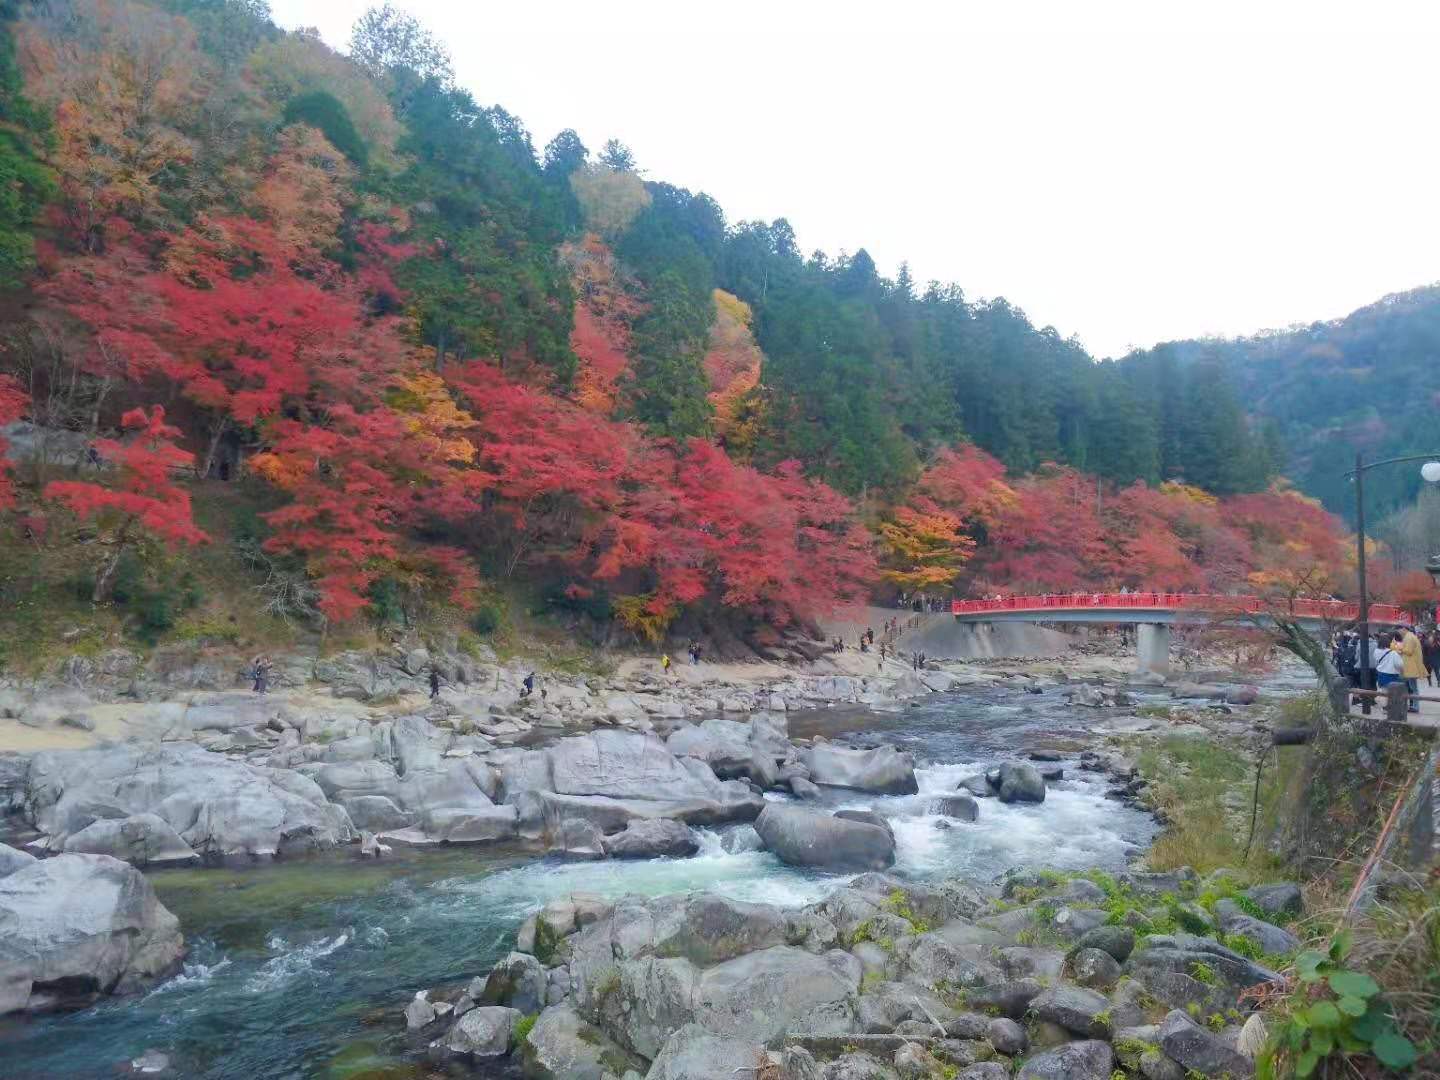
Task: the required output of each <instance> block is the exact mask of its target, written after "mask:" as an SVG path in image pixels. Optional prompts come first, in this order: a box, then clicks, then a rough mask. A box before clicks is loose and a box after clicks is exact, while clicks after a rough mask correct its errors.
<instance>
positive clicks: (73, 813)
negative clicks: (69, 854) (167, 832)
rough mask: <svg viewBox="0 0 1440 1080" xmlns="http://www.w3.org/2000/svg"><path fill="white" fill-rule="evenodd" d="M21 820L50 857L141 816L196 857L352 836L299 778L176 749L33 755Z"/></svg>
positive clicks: (289, 849)
mask: <svg viewBox="0 0 1440 1080" xmlns="http://www.w3.org/2000/svg"><path fill="white" fill-rule="evenodd" d="M23 813H24V815H25V816H26V817H27V818H28V819H29V820H30V822H31V823H32V824H33V825H34V826H35V827H36V828H38V829H39V830H40V831H41V832H43V833H45V834H46V842H47V844H48V846H49V847H50V848H51V849H52V850H63V849H64V845H65V842H66V841H67V840H68V839H69V838H70V837H71V836H73V835H75V834H76V833H79V832H81V830H83V829H85V828H87V827H88V826H90V825H93V824H94V823H95V822H97V821H102V820H107V819H123V818H130V817H134V816H136V815H141V814H155V815H157V816H158V817H159V818H160V819H162V820H163V821H164V822H165V823H166V824H167V825H168V826H169V827H170V829H172V830H173V831H174V833H175V834H177V835H178V837H179V839H180V840H182V841H183V842H184V843H185V844H187V845H189V847H190V849H191V850H193V851H194V852H196V853H197V854H199V855H201V856H215V857H218V856H230V855H247V856H252V857H270V856H274V855H278V854H291V853H301V852H306V851H312V850H318V849H323V848H329V847H333V846H335V845H336V844H340V843H345V842H348V841H349V840H352V839H354V837H355V835H356V834H355V829H354V827H353V825H352V824H351V822H350V817H349V815H348V814H346V813H345V811H344V809H343V808H341V807H339V806H336V805H334V804H333V803H331V802H330V801H329V800H328V799H326V797H325V793H324V792H323V791H322V790H321V788H320V787H319V786H317V785H316V783H315V782H314V781H312V780H310V779H308V778H307V777H305V776H302V775H300V774H299V773H298V772H292V771H291V770H289V769H268V768H262V767H258V766H254V765H249V764H246V763H244V762H241V761H236V760H234V759H232V758H228V757H225V756H224V755H222V754H214V753H211V752H209V751H207V750H204V749H202V748H201V747H199V746H197V745H195V744H194V743H183V742H182V743H162V744H160V745H159V746H145V745H141V744H136V743H121V744H118V745H107V746H104V747H97V748H94V749H87V750H49V751H43V752H41V753H38V754H35V755H34V756H33V757H32V758H31V759H30V768H29V771H28V774H27V777H26V786H25V795H24V804H23ZM168 843H170V844H171V846H172V847H173V841H168Z"/></svg>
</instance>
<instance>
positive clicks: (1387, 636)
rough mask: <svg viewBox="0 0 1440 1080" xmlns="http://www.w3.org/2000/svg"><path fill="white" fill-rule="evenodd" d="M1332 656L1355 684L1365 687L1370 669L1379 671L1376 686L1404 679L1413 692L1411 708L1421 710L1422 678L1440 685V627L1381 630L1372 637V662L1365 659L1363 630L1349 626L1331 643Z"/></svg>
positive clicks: (1378, 687) (1347, 678) (1407, 689)
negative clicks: (1419, 698) (1361, 631)
mask: <svg viewBox="0 0 1440 1080" xmlns="http://www.w3.org/2000/svg"><path fill="white" fill-rule="evenodd" d="M1331 660H1332V661H1333V662H1334V664H1335V670H1336V671H1338V672H1339V673H1340V675H1341V677H1343V678H1344V679H1345V680H1346V681H1347V682H1348V683H1349V684H1350V685H1351V686H1352V687H1354V688H1356V689H1365V688H1366V682H1367V679H1366V678H1365V672H1366V671H1373V672H1374V673H1375V686H1376V688H1377V689H1380V690H1383V689H1385V687H1387V686H1390V685H1392V684H1394V683H1398V682H1403V683H1404V684H1405V688H1406V691H1407V692H1408V693H1409V695H1410V711H1411V712H1419V711H1420V703H1419V701H1417V700H1416V695H1417V694H1419V693H1420V681H1421V680H1422V679H1423V680H1425V681H1426V683H1427V684H1428V685H1430V686H1436V685H1440V629H1433V628H1432V629H1430V630H1425V631H1418V630H1417V629H1416V628H1415V627H1414V626H1402V627H1400V628H1399V629H1398V630H1381V631H1379V632H1378V633H1376V635H1375V636H1374V637H1373V638H1372V639H1371V641H1370V656H1369V663H1366V664H1362V663H1361V654H1360V634H1359V632H1358V631H1355V630H1346V631H1345V632H1344V633H1342V634H1340V635H1339V636H1338V637H1336V638H1335V640H1334V643H1333V644H1332V646H1331Z"/></svg>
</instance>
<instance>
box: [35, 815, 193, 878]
mask: <svg viewBox="0 0 1440 1080" xmlns="http://www.w3.org/2000/svg"><path fill="white" fill-rule="evenodd" d="M62 850H64V851H72V852H78V853H82V854H89V855H110V856H113V857H114V858H117V859H124V860H125V861H126V862H129V863H134V864H135V865H136V866H147V865H154V866H164V865H167V864H169V865H175V864H180V863H197V862H199V861H200V856H199V855H197V854H195V852H194V851H192V850H191V849H190V845H189V844H187V843H185V841H184V840H181V839H180V836H179V834H177V833H176V832H175V830H174V829H172V828H171V827H170V824H169V823H168V822H167V821H165V820H164V819H163V818H161V817H160V816H159V815H157V814H134V815H132V816H130V817H127V818H118V819H117V818H107V819H104V820H101V821H96V822H94V823H92V824H90V825H87V826H86V827H85V828H83V829H81V830H80V831H79V832H77V833H72V834H71V835H70V836H68V837H66V838H65V843H64V845H63V848H62Z"/></svg>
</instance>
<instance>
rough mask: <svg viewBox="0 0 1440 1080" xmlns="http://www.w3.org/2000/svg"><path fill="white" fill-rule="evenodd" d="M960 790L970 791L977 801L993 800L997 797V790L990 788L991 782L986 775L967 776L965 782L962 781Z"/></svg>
mask: <svg viewBox="0 0 1440 1080" xmlns="http://www.w3.org/2000/svg"><path fill="white" fill-rule="evenodd" d="M959 788H960V790H962V791H968V792H969V793H970V794H971V795H973V796H975V798H977V799H993V798H994V797H995V789H994V788H993V787H991V786H990V782H989V781H988V780H987V779H986V778H985V775H984V773H976V774H975V775H974V776H967V777H966V778H965V779H964V780H961V781H960V784H959Z"/></svg>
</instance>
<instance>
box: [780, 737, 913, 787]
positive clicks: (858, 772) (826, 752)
mask: <svg viewBox="0 0 1440 1080" xmlns="http://www.w3.org/2000/svg"><path fill="white" fill-rule="evenodd" d="M801 760H802V761H804V763H805V764H806V766H808V767H809V769H810V779H811V781H813V782H814V783H816V784H824V785H826V786H829V787H843V788H854V789H857V790H860V791H874V792H879V793H882V794H886V795H914V794H915V793H916V792H917V791H919V790H920V788H919V786H918V785H917V783H916V781H915V763H914V761H913V760H912V759H911V757H910V755H909V754H903V753H901V752H900V751H899V750H896V749H895V748H894V747H893V746H880V747H876V748H875V749H873V750H853V749H850V748H847V747H843V746H836V745H834V744H833V743H824V742H817V743H816V744H815V745H814V746H812V747H811V748H810V749H809V750H806V751H805V752H804V753H803V754H802V755H801Z"/></svg>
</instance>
